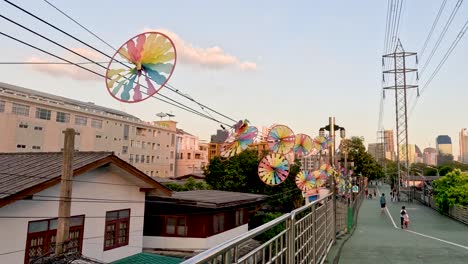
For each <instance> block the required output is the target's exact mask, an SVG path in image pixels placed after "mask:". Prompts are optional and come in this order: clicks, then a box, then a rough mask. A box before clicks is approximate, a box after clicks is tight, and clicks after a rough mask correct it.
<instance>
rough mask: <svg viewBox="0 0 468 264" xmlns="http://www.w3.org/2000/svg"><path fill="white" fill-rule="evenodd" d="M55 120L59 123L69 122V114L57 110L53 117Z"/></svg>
mask: <svg viewBox="0 0 468 264" xmlns="http://www.w3.org/2000/svg"><path fill="white" fill-rule="evenodd" d="M55 121H57V122H59V123H70V114H69V113H63V112H57V117H56V118H55Z"/></svg>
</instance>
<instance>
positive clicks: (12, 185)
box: [0, 151, 171, 207]
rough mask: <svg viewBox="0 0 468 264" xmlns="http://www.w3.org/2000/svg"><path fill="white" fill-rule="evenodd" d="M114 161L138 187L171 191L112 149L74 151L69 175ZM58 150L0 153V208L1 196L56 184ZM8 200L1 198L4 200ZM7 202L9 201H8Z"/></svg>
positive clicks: (60, 157) (59, 169)
mask: <svg viewBox="0 0 468 264" xmlns="http://www.w3.org/2000/svg"><path fill="white" fill-rule="evenodd" d="M111 163H112V164H115V165H116V166H117V167H120V168H123V169H124V170H126V171H128V172H129V173H127V174H128V175H133V176H134V177H131V176H126V175H127V174H125V175H124V174H122V176H123V177H130V179H132V180H134V181H135V182H136V183H137V184H138V186H140V188H155V187H156V186H157V187H159V188H158V189H161V190H163V193H167V194H169V195H170V193H171V191H170V190H169V189H167V188H166V187H164V186H163V185H161V184H160V183H158V182H157V181H155V180H154V179H152V178H151V177H149V176H147V175H146V174H144V173H143V172H141V171H139V170H138V169H136V168H135V167H133V166H132V165H130V164H128V163H127V162H125V161H123V160H121V159H120V158H118V157H117V156H115V155H114V154H113V153H112V152H79V151H77V152H74V157H73V165H72V167H73V175H74V176H75V177H76V176H78V175H80V174H82V173H85V172H87V171H89V170H92V169H95V168H98V167H101V166H104V165H107V164H111ZM62 164H63V153H62V152H21V153H0V207H1V206H3V205H4V204H3V203H2V199H5V198H7V197H12V196H14V195H19V196H21V197H24V196H26V195H32V194H34V193H35V192H37V191H40V190H42V189H44V188H42V189H41V188H39V186H43V187H44V186H45V188H47V187H50V186H53V185H55V184H58V183H59V182H60V177H61V174H62ZM10 200H12V199H5V200H4V201H3V202H4V203H5V204H7V203H8V201H10ZM10 202H11V201H10Z"/></svg>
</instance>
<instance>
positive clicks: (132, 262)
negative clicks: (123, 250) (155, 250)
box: [112, 253, 183, 264]
mask: <svg viewBox="0 0 468 264" xmlns="http://www.w3.org/2000/svg"><path fill="white" fill-rule="evenodd" d="M182 261H183V260H182V259H179V258H173V257H166V256H161V255H156V254H151V253H138V254H135V255H133V256H130V257H126V258H123V259H120V260H117V261H114V262H112V263H113V264H178V263H181V262H182Z"/></svg>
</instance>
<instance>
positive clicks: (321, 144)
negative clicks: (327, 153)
mask: <svg viewBox="0 0 468 264" xmlns="http://www.w3.org/2000/svg"><path fill="white" fill-rule="evenodd" d="M330 143H331V137H329V136H318V137H315V138H314V148H316V149H318V150H327V149H328V145H329V144H330Z"/></svg>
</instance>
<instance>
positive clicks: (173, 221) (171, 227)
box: [156, 172, 187, 236]
mask: <svg viewBox="0 0 468 264" xmlns="http://www.w3.org/2000/svg"><path fill="white" fill-rule="evenodd" d="M156 173H157V172H156ZM166 235H172V236H187V226H186V221H185V216H167V217H166Z"/></svg>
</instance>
